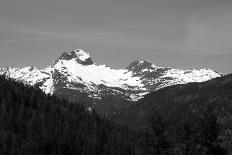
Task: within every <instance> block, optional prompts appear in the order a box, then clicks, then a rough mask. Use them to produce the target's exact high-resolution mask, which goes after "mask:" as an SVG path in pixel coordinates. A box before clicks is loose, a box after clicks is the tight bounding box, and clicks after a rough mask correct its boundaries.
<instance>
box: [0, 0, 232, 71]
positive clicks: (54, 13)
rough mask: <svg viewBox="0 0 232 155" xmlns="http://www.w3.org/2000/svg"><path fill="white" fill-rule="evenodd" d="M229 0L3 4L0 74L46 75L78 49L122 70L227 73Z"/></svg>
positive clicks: (231, 57)
mask: <svg viewBox="0 0 232 155" xmlns="http://www.w3.org/2000/svg"><path fill="white" fill-rule="evenodd" d="M231 8H232V1H231V0H1V1H0V67H6V66H11V67H25V66H32V65H33V66H36V67H38V68H43V67H46V66H48V65H49V64H50V63H51V62H52V61H54V60H56V59H57V58H58V57H59V56H60V55H61V54H62V53H63V52H65V51H70V50H73V49H77V48H79V49H83V50H85V51H87V52H89V53H90V55H91V57H92V59H93V61H94V62H95V63H98V64H107V65H108V66H110V67H113V68H125V67H126V66H128V65H129V64H130V63H131V62H133V61H135V60H148V61H150V62H152V63H153V64H155V65H157V66H169V67H173V68H180V69H192V68H211V69H213V70H215V71H217V72H220V73H223V74H228V73H232V67H231V66H232V9H231Z"/></svg>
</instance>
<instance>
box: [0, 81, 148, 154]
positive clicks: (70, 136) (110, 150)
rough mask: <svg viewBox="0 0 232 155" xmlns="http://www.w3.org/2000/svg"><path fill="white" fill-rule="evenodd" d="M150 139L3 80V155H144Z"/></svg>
mask: <svg viewBox="0 0 232 155" xmlns="http://www.w3.org/2000/svg"><path fill="white" fill-rule="evenodd" d="M146 137H148V136H146V134H145V133H142V132H135V131H132V130H130V129H129V128H127V127H123V126H116V125H114V124H113V123H111V122H110V121H108V120H107V119H105V118H101V117H100V116H99V115H98V114H96V113H95V112H94V111H91V112H90V111H88V110H85V108H84V107H83V106H81V104H80V103H79V104H74V103H69V102H67V101H66V100H61V99H59V98H57V97H55V96H50V95H45V94H44V93H43V92H42V91H41V90H40V89H38V88H33V87H30V86H26V85H24V84H23V83H19V82H15V81H13V80H11V79H5V77H0V154H1V155H8V154H9V155H10V154H19V155H21V154H22V155H27V154H28V155H31V154H41V155H53V154H56V155H61V154H76V155H130V154H131V155H143V154H144V155H146V150H147V148H146V146H147V145H146V143H145V142H146V141H147V140H146Z"/></svg>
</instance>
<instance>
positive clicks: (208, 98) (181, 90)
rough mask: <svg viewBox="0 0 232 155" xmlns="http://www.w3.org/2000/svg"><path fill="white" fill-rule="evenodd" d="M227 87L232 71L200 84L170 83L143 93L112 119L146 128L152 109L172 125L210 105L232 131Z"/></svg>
mask: <svg viewBox="0 0 232 155" xmlns="http://www.w3.org/2000/svg"><path fill="white" fill-rule="evenodd" d="M231 90H232V74H229V75H226V76H223V77H219V78H215V79H211V80H209V81H206V82H201V83H188V84H181V85H175V86H170V87H166V88H163V89H160V90H158V91H156V92H152V93H150V94H147V95H145V96H144V98H143V99H141V100H139V101H137V102H136V103H134V104H132V105H131V106H130V107H129V108H127V109H124V111H121V113H120V114H118V115H117V116H116V117H115V118H116V120H117V121H118V122H119V123H122V124H127V125H128V124H129V125H130V126H132V127H133V128H140V129H148V130H149V129H150V128H151V126H150V122H149V119H150V116H151V115H152V113H154V111H155V112H156V113H159V114H160V115H161V116H162V117H163V118H164V120H166V121H167V122H168V124H170V125H171V126H176V125H178V124H179V123H183V122H184V121H185V120H187V119H189V116H190V114H194V115H196V116H202V115H203V114H204V111H205V110H206V109H207V108H208V107H210V108H211V111H212V112H213V113H214V114H215V115H216V116H217V118H218V121H219V122H220V123H221V124H223V128H224V129H225V130H224V131H225V133H224V134H226V132H228V133H230V132H232V126H231V125H232V124H231V122H232V91H231ZM227 129H228V130H227ZM226 130H227V131H226ZM231 142H232V139H231Z"/></svg>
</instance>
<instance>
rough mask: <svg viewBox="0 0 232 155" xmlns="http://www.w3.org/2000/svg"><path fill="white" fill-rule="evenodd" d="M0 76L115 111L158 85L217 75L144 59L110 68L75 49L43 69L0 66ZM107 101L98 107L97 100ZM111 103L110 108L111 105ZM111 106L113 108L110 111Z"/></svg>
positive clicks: (158, 87)
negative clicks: (126, 65) (173, 67)
mask: <svg viewBox="0 0 232 155" xmlns="http://www.w3.org/2000/svg"><path fill="white" fill-rule="evenodd" d="M0 75H6V76H7V77H10V78H13V79H15V80H17V81H23V82H24V83H26V84H29V85H33V86H36V87H39V88H41V89H42V90H43V91H44V92H45V93H47V94H55V95H57V96H61V97H65V98H68V99H69V100H70V101H77V100H78V101H80V100H81V101H83V102H86V101H88V103H90V102H91V103H94V104H91V106H93V107H94V108H96V109H97V110H101V111H102V113H105V112H109V111H111V112H115V109H120V108H121V107H123V106H124V105H128V104H126V103H129V104H130V103H132V102H134V101H137V100H139V99H141V98H143V96H144V95H145V94H147V93H150V92H153V91H156V90H159V89H161V88H164V87H167V86H171V85H176V84H185V83H189V82H202V81H207V80H210V79H212V78H216V77H220V76H221V74H218V73H217V72H215V71H213V70H210V69H205V68H203V69H192V70H181V69H172V68H170V67H157V66H155V65H154V64H152V63H150V62H148V61H145V60H144V61H135V62H133V63H131V64H130V65H129V66H128V67H126V68H125V69H112V68H110V67H108V66H106V65H99V64H96V63H94V62H93V61H92V59H91V57H90V55H89V53H87V52H85V51H83V50H81V49H76V50H73V51H68V52H64V53H63V54H62V55H61V56H60V57H59V58H58V59H57V60H55V61H54V62H52V63H51V65H49V66H48V67H46V68H44V69H37V68H36V67H33V66H32V67H25V68H11V67H7V68H1V69H0ZM99 102H101V103H107V104H105V106H104V109H103V107H102V106H101V107H100V108H99V107H98V106H99V104H97V103H99ZM112 106H114V108H112ZM112 109H113V110H112Z"/></svg>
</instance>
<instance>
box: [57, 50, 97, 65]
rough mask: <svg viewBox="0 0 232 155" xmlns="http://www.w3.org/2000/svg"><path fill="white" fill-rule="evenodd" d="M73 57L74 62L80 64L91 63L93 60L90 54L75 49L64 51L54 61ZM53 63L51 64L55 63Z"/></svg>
mask: <svg viewBox="0 0 232 155" xmlns="http://www.w3.org/2000/svg"><path fill="white" fill-rule="evenodd" d="M71 59H75V61H76V62H78V63H80V64H82V65H92V64H93V61H92V59H91V57H90V54H89V53H87V52H85V51H84V50H82V49H75V50H72V51H68V52H64V53H62V54H61V56H60V57H59V58H58V59H57V60H56V61H55V63H57V62H58V61H59V60H71ZM55 63H53V65H54V64H55Z"/></svg>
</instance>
